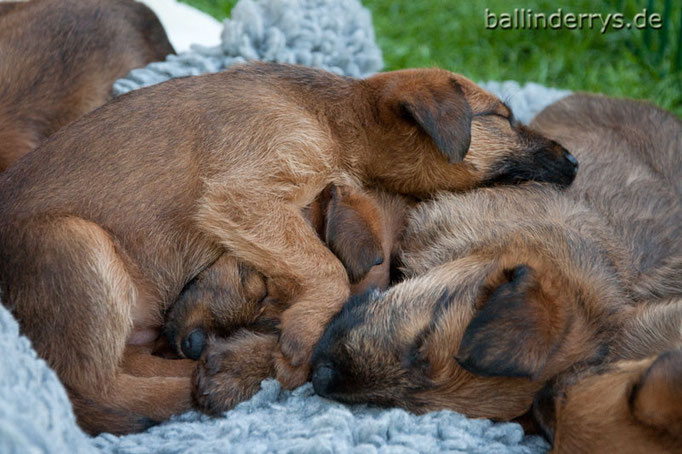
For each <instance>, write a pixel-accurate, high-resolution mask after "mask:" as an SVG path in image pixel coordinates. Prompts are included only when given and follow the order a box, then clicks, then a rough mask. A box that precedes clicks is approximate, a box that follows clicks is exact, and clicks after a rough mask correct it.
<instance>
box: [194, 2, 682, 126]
mask: <svg viewBox="0 0 682 454" xmlns="http://www.w3.org/2000/svg"><path fill="white" fill-rule="evenodd" d="M182 1H183V2H184V3H187V4H190V5H192V6H194V7H196V8H198V9H200V10H202V11H205V12H207V13H209V14H211V15H212V16H214V17H215V18H217V19H219V20H222V19H225V18H226V17H229V15H230V10H231V9H232V6H234V4H235V3H236V2H237V1H236V0H182ZM363 4H364V5H365V6H366V7H367V8H369V10H370V11H371V12H372V19H373V22H374V29H375V33H376V39H377V42H378V44H379V46H380V47H381V50H382V52H383V56H384V62H385V69H386V70H393V69H401V68H409V67H424V66H439V67H442V68H445V69H449V70H451V71H455V72H458V73H462V74H464V75H466V76H467V77H469V78H471V79H473V80H474V81H477V82H483V81H488V80H500V81H502V80H516V81H519V82H521V83H524V82H538V83H541V84H543V85H547V86H551V87H557V88H567V89H571V90H582V91H592V92H600V93H605V94H608V95H612V96H621V97H630V98H643V99H649V100H651V101H653V102H654V103H656V104H658V105H659V106H661V107H664V108H666V109H669V110H671V111H673V112H675V113H676V114H677V115H678V116H682V1H680V0H567V1H565V2H562V4H561V6H558V4H557V2H554V1H546V0H523V1H521V0H515V1H512V0H486V1H485V2H469V1H460V0H363ZM559 7H560V8H561V10H562V13H563V15H566V14H567V13H574V14H576V15H577V14H579V13H597V14H602V17H603V18H606V16H607V15H608V14H611V15H613V14H617V13H620V14H622V15H623V22H624V23H625V24H627V23H632V26H631V27H630V28H628V27H627V26H624V27H623V28H622V29H620V30H616V29H614V27H613V26H610V27H608V29H607V30H606V31H605V32H604V33H602V30H601V29H602V27H603V23H602V22H601V21H599V20H595V21H594V22H593V28H592V29H589V27H588V26H587V22H584V24H583V25H584V26H583V28H582V29H573V30H570V29H567V28H565V27H564V28H562V29H557V30H553V29H550V28H548V29H502V28H501V23H499V21H500V20H501V18H502V15H503V14H507V15H509V16H510V17H511V18H512V20H514V19H516V18H519V17H521V16H524V15H525V14H528V10H532V13H545V14H546V15H548V16H549V15H550V14H552V13H556V12H557V10H558V8H559ZM486 8H487V9H488V14H493V15H494V16H488V18H487V17H486ZM515 9H516V10H517V11H518V12H516V13H515ZM524 9H525V10H524ZM644 9H646V10H647V18H649V20H650V19H651V17H652V15H653V14H658V15H660V23H656V22H655V23H654V26H653V27H652V26H647V27H646V28H642V29H639V28H637V26H636V25H637V24H635V23H633V20H634V18H635V16H637V15H638V14H639V13H642V12H643V10H644ZM515 14H516V15H515ZM641 17H642V16H640V19H641ZM494 20H496V21H497V22H498V27H497V28H496V29H491V28H489V27H487V25H486V24H488V25H492V24H493V23H494ZM614 23H615V22H613V19H612V23H611V25H613V24H614ZM641 23H642V22H641V21H640V22H639V23H638V24H639V25H641ZM647 25H649V24H647Z"/></svg>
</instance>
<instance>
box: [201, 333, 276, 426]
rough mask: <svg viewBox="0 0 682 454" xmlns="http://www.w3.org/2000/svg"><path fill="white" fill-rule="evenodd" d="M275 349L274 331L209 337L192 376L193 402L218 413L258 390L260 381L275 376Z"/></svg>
mask: <svg viewBox="0 0 682 454" xmlns="http://www.w3.org/2000/svg"><path fill="white" fill-rule="evenodd" d="M275 348H277V335H276V334H260V333H256V332H253V331H249V330H247V329H241V330H239V331H237V332H236V333H235V334H234V335H233V336H231V337H230V338H228V339H212V340H211V341H210V342H209V344H208V347H207V349H206V354H205V355H204V356H203V357H202V359H201V361H199V366H198V367H197V369H196V374H195V375H194V389H193V394H194V401H195V402H196V404H197V405H198V407H199V409H200V410H201V411H203V412H205V413H208V414H211V415H218V414H220V413H222V412H225V411H227V410H230V409H231V408H233V407H234V406H235V405H237V404H238V403H240V402H242V401H244V400H246V399H249V398H250V397H251V396H253V395H254V394H255V393H256V392H258V390H259V389H260V383H261V381H263V380H264V379H266V378H268V377H272V376H274V372H275V371H274V367H273V358H272V352H273V350H274V349H275Z"/></svg>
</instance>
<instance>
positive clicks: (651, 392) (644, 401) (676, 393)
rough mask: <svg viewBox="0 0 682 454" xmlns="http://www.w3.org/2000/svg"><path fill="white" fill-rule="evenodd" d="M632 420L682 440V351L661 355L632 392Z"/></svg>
mask: <svg viewBox="0 0 682 454" xmlns="http://www.w3.org/2000/svg"><path fill="white" fill-rule="evenodd" d="M630 408H631V411H632V414H633V416H634V417H635V418H636V419H637V420H639V421H640V422H642V423H644V424H646V425H647V426H650V427H655V428H656V429H659V430H662V431H665V432H667V433H668V434H670V435H672V436H673V437H674V438H676V439H679V440H682V350H673V351H669V352H666V353H663V354H662V355H660V356H659V357H658V358H656V360H655V361H654V362H653V363H652V364H651V366H649V368H648V369H647V370H646V371H645V372H644V373H643V374H642V376H641V377H640V379H639V382H638V383H637V384H636V385H635V386H634V388H633V389H632V393H631V395H630Z"/></svg>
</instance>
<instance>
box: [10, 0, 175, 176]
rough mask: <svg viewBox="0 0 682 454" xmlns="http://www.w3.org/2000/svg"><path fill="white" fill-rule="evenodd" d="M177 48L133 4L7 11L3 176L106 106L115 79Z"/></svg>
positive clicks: (39, 3)
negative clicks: (52, 137)
mask: <svg viewBox="0 0 682 454" xmlns="http://www.w3.org/2000/svg"><path fill="white" fill-rule="evenodd" d="M173 52H174V51H173V47H172V46H171V45H170V42H169V41H168V38H167V37H166V34H165V32H164V30H163V27H162V26H161V23H160V22H159V21H158V19H157V17H156V16H155V15H154V13H153V12H152V11H151V10H150V9H149V8H147V7H146V6H144V5H143V4H141V3H138V2H135V1H132V0H112V1H102V0H33V1H31V2H29V3H28V4H18V5H16V6H15V4H14V3H12V4H10V5H9V6H8V7H6V8H5V9H4V10H0V55H2V60H1V61H0V171H1V170H4V169H5V168H6V167H8V166H9V165H11V164H13V163H14V162H15V161H16V160H17V159H18V158H20V157H21V156H22V155H24V154H26V153H27V152H28V151H30V150H32V149H34V148H36V147H37V146H38V144H39V143H41V142H42V141H43V140H44V139H45V138H46V137H48V136H50V135H51V134H52V133H54V132H55V131H56V130H57V129H59V128H61V127H63V126H64V125H66V124H68V123H70V122H72V121H73V120H75V119H76V118H78V117H80V116H81V115H83V114H85V113H86V112H88V111H90V110H93V109H94V108H96V107H98V106H100V105H102V104H103V103H104V102H106V101H107V100H108V99H110V98H111V96H112V91H111V87H112V84H113V82H114V81H115V80H116V79H118V78H120V77H123V76H124V75H126V74H127V73H128V72H129V71H130V70H131V69H133V68H136V67H140V66H144V65H145V64H147V63H149V62H152V61H157V60H161V59H163V58H164V57H165V56H166V55H168V54H170V53H173Z"/></svg>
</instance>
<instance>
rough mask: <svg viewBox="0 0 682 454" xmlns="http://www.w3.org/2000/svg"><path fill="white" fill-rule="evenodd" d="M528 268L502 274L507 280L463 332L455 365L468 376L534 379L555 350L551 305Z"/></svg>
mask: <svg viewBox="0 0 682 454" xmlns="http://www.w3.org/2000/svg"><path fill="white" fill-rule="evenodd" d="M535 274H536V272H535V271H534V270H533V269H532V268H531V267H529V266H527V265H519V266H517V267H515V268H513V269H508V270H505V271H504V277H505V280H504V282H503V283H502V284H500V285H498V286H497V287H496V288H494V289H492V292H491V293H490V297H489V298H488V299H487V301H484V302H483V307H482V308H481V309H480V310H479V311H478V312H477V313H476V314H475V316H474V318H473V319H472V320H471V322H470V323H469V326H467V328H466V330H465V332H464V336H463V337H462V342H461V343H460V346H459V351H458V352H457V356H456V359H457V361H458V362H459V364H460V365H461V366H462V367H463V368H465V369H466V370H468V371H469V372H471V373H473V374H477V375H483V376H492V377H500V376H501V377H525V378H531V379H534V378H537V377H538V376H539V374H540V373H541V372H542V370H543V368H544V366H545V363H546V362H547V359H548V358H549V355H550V353H551V352H552V350H553V346H554V344H555V342H554V339H553V333H552V332H551V327H550V323H549V313H548V311H551V310H552V308H551V304H547V302H545V301H544V298H543V297H542V295H541V289H540V283H539V281H538V279H536V276H535Z"/></svg>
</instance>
